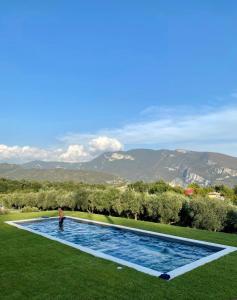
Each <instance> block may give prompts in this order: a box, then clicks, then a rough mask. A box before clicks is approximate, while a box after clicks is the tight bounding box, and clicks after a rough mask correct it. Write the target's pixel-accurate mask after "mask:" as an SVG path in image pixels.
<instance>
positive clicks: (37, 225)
mask: <svg viewBox="0 0 237 300" xmlns="http://www.w3.org/2000/svg"><path fill="white" fill-rule="evenodd" d="M19 224H20V225H21V226H24V227H27V228H30V229H33V230H35V231H37V232H39V233H44V234H48V235H50V236H52V237H56V238H60V239H62V240H65V241H68V242H71V243H74V244H77V245H80V246H84V247H87V248H90V249H92V250H95V251H98V252H102V253H104V254H107V255H110V256H113V257H116V258H119V259H123V260H125V261H128V262H130V263H134V264H137V265H140V266H143V267H146V268H149V269H152V270H155V271H159V272H162V273H167V272H170V271H172V270H174V269H176V268H179V267H181V266H184V265H186V264H189V263H191V262H194V261H196V260H198V259H200V258H203V257H205V256H208V255H211V254H213V253H215V252H217V251H219V250H220V249H218V248H215V247H209V246H205V245H199V244H195V243H185V242H182V241H177V240H175V239H170V238H165V237H160V236H155V235H152V234H146V233H140V232H135V231H132V230H126V229H121V228H116V227H112V226H103V225H99V224H93V223H86V222H84V221H83V222H80V221H77V220H73V219H70V218H66V219H65V221H64V231H60V230H58V220H57V219H45V220H42V221H34V222H33V221H32V222H24V223H19Z"/></svg>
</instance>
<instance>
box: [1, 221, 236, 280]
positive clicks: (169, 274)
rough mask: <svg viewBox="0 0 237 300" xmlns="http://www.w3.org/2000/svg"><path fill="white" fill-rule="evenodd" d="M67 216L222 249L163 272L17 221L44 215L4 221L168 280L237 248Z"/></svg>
mask: <svg viewBox="0 0 237 300" xmlns="http://www.w3.org/2000/svg"><path fill="white" fill-rule="evenodd" d="M57 218H58V217H49V218H47V219H57ZM67 218H68V219H73V220H79V221H84V222H88V223H93V224H100V225H105V226H110V227H117V228H121V229H126V230H131V231H136V232H142V233H146V234H151V235H155V236H160V237H167V238H171V239H174V240H179V241H185V242H191V243H195V244H200V245H203V246H211V247H215V248H220V249H222V250H219V251H218V252H216V253H214V254H211V255H208V256H205V257H203V258H201V259H198V260H196V261H194V262H192V263H189V264H186V265H184V266H182V267H179V268H176V269H174V270H173V271H170V272H167V273H163V272H159V271H155V270H152V269H149V268H146V267H142V266H140V265H137V264H134V263H130V262H128V261H125V260H122V259H119V258H116V257H114V256H110V255H107V254H104V253H101V252H99V251H96V250H92V249H90V248H88V247H84V246H80V245H77V244H74V243H71V242H68V241H65V240H63V239H60V238H55V237H53V236H50V235H48V234H45V233H41V232H38V231H36V230H33V229H30V228H26V227H24V226H21V225H19V224H17V223H24V222H29V221H43V220H46V219H43V218H42V217H39V218H32V219H23V220H14V221H5V222H4V223H6V224H8V225H12V226H15V227H17V228H18V229H22V230H26V231H29V232H32V233H35V234H38V235H40V236H43V237H46V238H48V239H50V240H53V241H57V242H60V243H62V244H65V245H67V246H70V247H73V248H75V249H78V250H80V251H83V252H86V253H88V254H91V255H93V256H95V257H99V258H103V259H106V260H109V261H113V262H115V263H117V264H121V265H124V266H127V267H130V268H132V269H135V270H137V271H140V272H143V273H146V274H149V275H151V276H156V277H160V278H162V279H166V280H171V279H173V278H175V277H177V276H180V275H182V274H184V273H186V272H189V271H191V270H194V269H196V268H198V267H200V266H203V265H205V264H207V263H209V262H212V261H214V260H217V259H219V258H220V257H222V256H225V255H227V254H229V253H232V252H234V251H236V250H237V247H232V246H227V245H223V244H217V243H211V242H205V241H200V240H195V239H189V238H183V237H179V236H173V235H169V234H164V233H159V232H155V231H148V230H143V229H138V228H133V227H127V226H123V225H116V224H110V223H105V222H100V221H94V220H89V219H84V218H79V217H71V216H67ZM165 275H167V276H165Z"/></svg>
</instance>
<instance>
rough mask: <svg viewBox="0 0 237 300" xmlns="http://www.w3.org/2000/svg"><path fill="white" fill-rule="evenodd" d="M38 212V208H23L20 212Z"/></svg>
mask: <svg viewBox="0 0 237 300" xmlns="http://www.w3.org/2000/svg"><path fill="white" fill-rule="evenodd" d="M37 211H39V209H38V207H31V206H25V207H23V208H22V209H21V212H37Z"/></svg>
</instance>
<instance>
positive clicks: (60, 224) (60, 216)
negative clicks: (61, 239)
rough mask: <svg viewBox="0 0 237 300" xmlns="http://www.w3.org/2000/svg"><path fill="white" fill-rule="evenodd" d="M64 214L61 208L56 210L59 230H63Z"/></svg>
mask: <svg viewBox="0 0 237 300" xmlns="http://www.w3.org/2000/svg"><path fill="white" fill-rule="evenodd" d="M64 219H65V217H64V212H63V210H62V208H61V207H59V209H58V227H59V229H60V230H63V221H64Z"/></svg>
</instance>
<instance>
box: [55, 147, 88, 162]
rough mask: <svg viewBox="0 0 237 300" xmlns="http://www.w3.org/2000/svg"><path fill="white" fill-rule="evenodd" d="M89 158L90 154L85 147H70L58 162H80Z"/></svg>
mask: <svg viewBox="0 0 237 300" xmlns="http://www.w3.org/2000/svg"><path fill="white" fill-rule="evenodd" d="M89 158H90V154H89V153H88V152H87V151H86V149H85V147H84V146H83V145H70V146H69V147H68V148H67V150H66V151H65V152H63V153H62V154H61V155H60V156H59V157H58V159H56V160H61V161H66V162H78V161H82V160H85V159H89Z"/></svg>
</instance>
